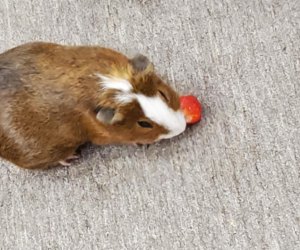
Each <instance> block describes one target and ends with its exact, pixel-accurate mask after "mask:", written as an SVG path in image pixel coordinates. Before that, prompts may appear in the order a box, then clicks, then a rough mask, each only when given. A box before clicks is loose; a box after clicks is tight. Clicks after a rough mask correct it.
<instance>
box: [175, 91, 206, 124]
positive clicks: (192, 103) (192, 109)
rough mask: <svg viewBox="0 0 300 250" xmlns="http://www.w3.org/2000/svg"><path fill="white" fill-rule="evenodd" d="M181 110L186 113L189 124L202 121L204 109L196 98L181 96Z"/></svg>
mask: <svg viewBox="0 0 300 250" xmlns="http://www.w3.org/2000/svg"><path fill="white" fill-rule="evenodd" d="M180 109H181V110H182V112H183V113H184V116H185V120H186V123H187V124H195V123H197V122H199V121H200V120H201V116H202V107H201V103H200V102H199V101H198V100H197V98H196V97H195V96H192V95H188V96H181V97H180Z"/></svg>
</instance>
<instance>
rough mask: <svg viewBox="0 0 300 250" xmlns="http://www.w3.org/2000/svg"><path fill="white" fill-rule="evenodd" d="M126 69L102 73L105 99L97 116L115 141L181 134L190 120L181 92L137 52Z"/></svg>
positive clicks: (148, 140) (141, 140)
mask: <svg viewBox="0 0 300 250" xmlns="http://www.w3.org/2000/svg"><path fill="white" fill-rule="evenodd" d="M125 71H126V72H125V74H124V72H123V74H119V75H118V76H116V74H114V75H101V74H98V77H99V81H100V86H101V93H102V94H101V95H102V97H103V96H105V98H102V102H101V103H102V104H101V105H100V107H99V109H98V110H97V119H98V121H99V122H101V123H102V124H103V125H104V126H105V127H106V129H107V130H108V132H109V135H110V137H111V139H112V141H114V142H116V143H140V144H148V143H153V142H155V141H159V140H161V139H168V138H172V137H174V136H177V135H179V134H181V133H182V132H183V131H184V130H185V128H186V121H185V118H184V114H183V113H182V111H181V110H180V102H179V95H178V94H177V93H176V92H175V90H174V89H172V88H171V87H170V86H169V85H167V84H166V83H165V82H164V81H163V80H162V79H161V78H160V77H158V76H157V74H155V72H154V67H153V64H152V63H151V62H149V60H148V59H147V58H146V57H145V56H143V55H137V56H135V57H134V58H132V59H131V60H129V64H128V67H127V68H126V70H125ZM120 75H122V76H123V77H120Z"/></svg>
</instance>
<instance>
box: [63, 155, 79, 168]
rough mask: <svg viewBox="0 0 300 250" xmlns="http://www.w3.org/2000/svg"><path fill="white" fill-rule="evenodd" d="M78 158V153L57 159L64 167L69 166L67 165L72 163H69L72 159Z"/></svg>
mask: <svg viewBox="0 0 300 250" xmlns="http://www.w3.org/2000/svg"><path fill="white" fill-rule="evenodd" d="M79 158H80V155H78V154H74V155H70V156H69V157H67V158H66V159H65V160H63V161H59V164H60V165H62V166H64V167H69V166H71V165H72V164H71V162H72V161H74V160H78V159H79Z"/></svg>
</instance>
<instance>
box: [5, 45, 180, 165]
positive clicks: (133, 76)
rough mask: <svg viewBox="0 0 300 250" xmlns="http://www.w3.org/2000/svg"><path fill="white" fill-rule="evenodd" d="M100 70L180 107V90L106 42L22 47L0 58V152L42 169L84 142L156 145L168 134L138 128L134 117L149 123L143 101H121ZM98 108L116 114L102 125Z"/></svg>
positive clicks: (175, 107) (158, 130)
mask: <svg viewBox="0 0 300 250" xmlns="http://www.w3.org/2000/svg"><path fill="white" fill-rule="evenodd" d="M95 73H101V74H107V75H111V76H116V77H120V78H125V79H128V80H129V81H130V82H131V83H132V85H133V87H134V92H141V93H143V94H145V95H148V96H153V95H157V94H160V95H162V98H163V99H164V100H165V101H166V102H167V103H168V105H169V106H170V107H172V108H173V109H174V110H178V109H179V98H178V95H177V93H176V92H175V91H174V90H173V89H172V88H170V87H169V86H168V85H166V84H165V83H164V82H163V81H162V80H161V79H160V78H159V77H158V76H157V75H156V74H155V73H154V71H153V65H152V64H150V63H148V62H146V61H143V59H142V58H141V57H137V59H136V60H133V59H128V58H127V57H126V56H124V55H122V54H120V53H118V52H116V51H113V50H110V49H107V48H101V47H92V46H90V47H84V46H62V45H58V44H51V43H30V44H25V45H22V46H19V47H16V48H14V49H11V50H8V51H6V52H5V53H3V54H1V55H0V156H1V157H3V158H5V159H7V160H9V161H11V162H13V163H14V164H16V165H18V166H20V167H23V168H29V169H33V168H43V167H49V166H54V165H56V164H57V163H58V162H59V161H61V160H64V159H66V158H67V157H69V156H71V155H72V154H74V152H75V150H76V149H77V148H78V146H80V145H81V144H83V143H86V142H92V143H94V144H99V145H104V144H110V143H152V142H153V141H154V140H155V139H156V138H157V136H158V135H160V134H162V133H166V129H165V128H163V127H161V126H159V125H157V124H152V125H153V126H154V128H153V129H145V128H141V127H139V126H138V125H137V121H139V120H146V121H147V120H148V119H147V118H146V117H144V114H143V112H142V110H141V108H140V107H139V104H138V103H137V102H132V103H130V104H128V105H120V104H119V103H117V102H116V101H115V99H114V98H113V97H114V96H115V95H116V91H115V90H107V91H103V90H101V88H100V85H99V78H98V77H97V76H95ZM159 91H162V92H163V93H162V94H161V93H160V92H159ZM99 107H100V108H103V107H109V108H113V109H115V110H116V112H117V113H118V119H117V120H116V121H115V122H114V123H113V124H103V123H101V122H99V120H98V119H97V118H96V114H97V109H98V108H99ZM149 122H151V121H149Z"/></svg>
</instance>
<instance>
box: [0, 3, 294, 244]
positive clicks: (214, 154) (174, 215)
mask: <svg viewBox="0 0 300 250" xmlns="http://www.w3.org/2000/svg"><path fill="white" fill-rule="evenodd" d="M0 27H1V28H0V51H4V50H6V49H8V48H11V47H13V46H15V45H19V44H21V43H24V42H28V41H33V40H43V41H53V42H59V43H66V44H98V45H103V46H108V47H112V48H114V49H117V50H120V51H122V52H124V53H125V54H127V55H132V54H134V53H136V52H140V53H144V54H146V55H148V56H149V57H150V58H151V60H152V61H153V62H154V64H155V65H156V68H157V71H158V72H160V74H161V75H164V76H166V77H167V79H168V80H169V82H170V84H171V85H172V86H174V87H175V88H176V89H177V90H178V91H180V92H181V93H192V94H194V95H196V96H198V97H199V98H200V100H202V103H203V106H204V119H203V121H202V122H201V123H200V124H199V125H197V126H195V127H193V128H191V129H188V130H187V131H186V132H185V133H184V134H183V135H181V136H179V137H177V138H174V139H173V140H170V141H163V142H161V143H158V144H155V145H152V146H150V147H149V148H146V147H127V146H111V147H109V146H108V147H88V148H86V149H85V150H84V151H83V158H82V159H81V160H80V161H79V162H77V163H76V164H74V165H73V166H72V167H69V168H61V169H54V170H50V171H44V172H42V171H40V172H39V171H38V172H30V171H25V170H21V169H18V168H16V167H14V166H12V165H10V164H9V163H7V162H4V161H0V165H1V166H0V248H1V249H300V241H299V239H300V229H299V224H300V187H299V186H300V185H299V183H300V180H299V175H300V169H299V168H300V167H299V165H300V163H299V162H300V157H299V154H300V131H299V127H300V2H299V1H298V0H290V1H286V0H276V1H275V0H274V1H272V0H268V1H263V0H253V1H241V0H240V1H239V0H220V1H219V0H206V1H204V0H194V1H189V0H167V1H159V0H153V1H151V0H131V1H112V0H103V1H96V0H74V1H73V0H72V1H71V0H68V1H60V0H49V1H38V0H0ZM0 143H1V142H0Z"/></svg>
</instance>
